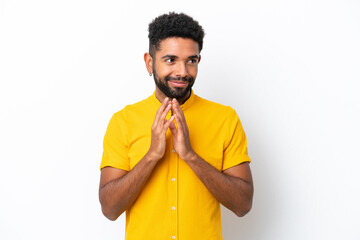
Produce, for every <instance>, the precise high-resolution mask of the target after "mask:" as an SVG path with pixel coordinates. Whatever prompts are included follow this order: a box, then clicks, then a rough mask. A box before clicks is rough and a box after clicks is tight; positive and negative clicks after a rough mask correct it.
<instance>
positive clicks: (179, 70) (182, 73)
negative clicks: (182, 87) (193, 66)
mask: <svg viewBox="0 0 360 240" xmlns="http://www.w3.org/2000/svg"><path fill="white" fill-rule="evenodd" d="M175 74H176V76H177V77H181V78H184V77H187V76H188V72H187V68H186V64H185V63H179V64H178V65H177V67H176V73H175Z"/></svg>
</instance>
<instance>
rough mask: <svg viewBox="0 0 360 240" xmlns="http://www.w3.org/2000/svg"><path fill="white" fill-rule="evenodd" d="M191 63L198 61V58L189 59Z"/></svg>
mask: <svg viewBox="0 0 360 240" xmlns="http://www.w3.org/2000/svg"><path fill="white" fill-rule="evenodd" d="M189 63H197V59H195V58H192V59H190V60H189Z"/></svg>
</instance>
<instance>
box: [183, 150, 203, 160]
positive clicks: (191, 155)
mask: <svg viewBox="0 0 360 240" xmlns="http://www.w3.org/2000/svg"><path fill="white" fill-rule="evenodd" d="M198 157H199V156H198V155H197V154H196V153H195V152H194V151H191V152H189V153H188V154H186V156H184V158H181V159H183V160H184V161H185V162H193V161H196V160H197V159H198Z"/></svg>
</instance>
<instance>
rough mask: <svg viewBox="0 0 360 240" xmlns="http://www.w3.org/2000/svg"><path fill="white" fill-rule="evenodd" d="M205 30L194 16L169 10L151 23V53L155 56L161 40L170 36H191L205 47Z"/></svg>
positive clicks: (200, 45) (200, 47) (200, 46)
mask: <svg viewBox="0 0 360 240" xmlns="http://www.w3.org/2000/svg"><path fill="white" fill-rule="evenodd" d="M204 35H205V33H204V30H203V28H202V27H201V26H200V25H199V23H198V22H197V21H195V20H194V19H193V18H192V17H190V16H188V15H186V14H184V13H175V12H169V13H168V14H163V15H161V16H158V17H157V18H155V19H154V20H153V21H152V22H151V23H150V24H149V35H148V37H149V53H150V55H151V56H154V55H153V54H154V53H155V50H158V49H159V47H160V42H161V41H162V40H164V39H166V38H169V37H182V38H190V39H192V40H194V41H195V42H197V43H198V44H199V51H201V49H202V47H203V38H204Z"/></svg>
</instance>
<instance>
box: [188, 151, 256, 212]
mask: <svg viewBox="0 0 360 240" xmlns="http://www.w3.org/2000/svg"><path fill="white" fill-rule="evenodd" d="M186 163H187V164H188V165H189V166H190V167H191V168H192V170H193V171H194V172H195V174H196V175H197V176H198V178H199V179H200V180H201V181H202V182H203V184H204V185H205V186H206V187H207V189H208V190H209V191H210V192H211V193H212V195H213V196H214V197H215V198H216V199H217V200H218V201H219V202H220V203H221V204H222V205H224V206H225V207H227V208H228V209H230V210H231V211H232V212H234V213H235V214H236V215H237V216H244V215H245V214H246V213H247V212H249V210H250V208H251V205H252V196H253V186H252V183H251V182H250V181H246V180H244V179H242V178H239V177H234V176H230V175H227V174H225V173H223V172H219V171H218V170H217V169H216V168H214V167H213V166H211V165H210V164H209V163H208V162H206V161H204V160H203V159H201V158H200V157H199V156H198V155H196V154H195V155H194V156H193V157H192V158H191V159H189V160H187V161H186Z"/></svg>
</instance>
